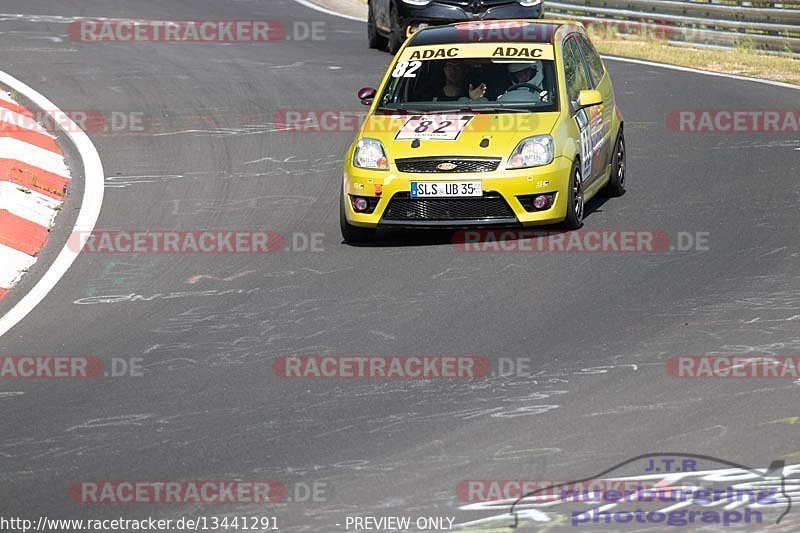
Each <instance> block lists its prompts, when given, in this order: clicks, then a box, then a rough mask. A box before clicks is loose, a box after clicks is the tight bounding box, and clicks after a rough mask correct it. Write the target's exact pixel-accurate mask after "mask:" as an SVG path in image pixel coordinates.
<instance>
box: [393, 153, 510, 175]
mask: <svg viewBox="0 0 800 533" xmlns="http://www.w3.org/2000/svg"><path fill="white" fill-rule="evenodd" d="M395 164H396V165H397V170H399V171H400V172H409V173H413V174H434V173H436V174H463V173H465V172H494V171H495V170H497V167H499V166H500V159H477V158H476V159H472V158H464V157H459V158H453V159H430V158H409V159H397V160H395ZM442 164H445V165H446V166H449V165H453V168H450V169H447V168H445V169H444V170H442V169H440V168H438V167H439V165H442Z"/></svg>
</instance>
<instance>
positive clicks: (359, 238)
mask: <svg viewBox="0 0 800 533" xmlns="http://www.w3.org/2000/svg"><path fill="white" fill-rule="evenodd" d="M344 197H345V195H344V192H342V194H341V199H340V202H339V229H340V230H341V232H342V238H343V239H344V240H345V241H346V242H352V243H358V242H370V241H373V240H375V235H376V234H377V233H378V230H377V229H375V228H361V227H358V226H353V225H352V224H350V223H349V222H347V217H346V216H345V209H346V206H345V204H344Z"/></svg>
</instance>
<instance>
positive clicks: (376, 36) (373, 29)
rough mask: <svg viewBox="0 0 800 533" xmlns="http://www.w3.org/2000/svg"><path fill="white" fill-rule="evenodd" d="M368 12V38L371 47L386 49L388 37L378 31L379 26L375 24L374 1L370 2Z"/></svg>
mask: <svg viewBox="0 0 800 533" xmlns="http://www.w3.org/2000/svg"><path fill="white" fill-rule="evenodd" d="M367 12H368V14H367V39H368V40H369V47H370V48H374V49H376V50H386V46H387V45H388V44H389V42H388V40H387V39H386V37H384V36H383V35H381V34H380V33H378V26H377V24H375V8H374V7H372V2H370V3H369V8H368V11H367Z"/></svg>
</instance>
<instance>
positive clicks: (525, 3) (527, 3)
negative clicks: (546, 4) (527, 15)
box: [517, 0, 542, 7]
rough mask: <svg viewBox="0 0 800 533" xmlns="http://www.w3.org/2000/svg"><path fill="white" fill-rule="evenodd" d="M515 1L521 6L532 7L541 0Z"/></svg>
mask: <svg viewBox="0 0 800 533" xmlns="http://www.w3.org/2000/svg"><path fill="white" fill-rule="evenodd" d="M517 2H518V3H519V5H521V6H523V7H533V6H538V5H539V4H541V3H542V0H517Z"/></svg>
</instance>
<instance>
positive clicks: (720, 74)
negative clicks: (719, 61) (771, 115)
mask: <svg viewBox="0 0 800 533" xmlns="http://www.w3.org/2000/svg"><path fill="white" fill-rule="evenodd" d="M294 1H295V2H297V3H298V4H300V5H303V6H306V7H308V8H310V9H314V10H316V11H320V12H322V13H327V14H328V15H333V16H336V17H341V18H344V19H347V20H357V21H359V22H366V21H367V19H365V18H360V17H352V16H350V15H344V14H342V13H337V12H336V11H333V10H330V9H326V8H324V7H322V6H319V5H317V4H315V3H314V2H312V1H311V0H294ZM603 58H604V59H610V60H612V61H620V62H623V63H635V64H637V65H647V66H649V67H658V68H666V69H669V70H679V71H681V72H691V73H693V74H702V75H704V76H717V77H720V78H729V79H732V80H741V81H752V82H753V83H762V84H766V85H773V86H775V87H783V88H785V89H794V90H800V85H792V84H791V83H783V82H780V81H772V80H763V79H761V78H749V77H747V76H739V75H737V74H726V73H723V72H710V71H708V70H698V69H696V68H690V67H679V66H676V65H667V64H664V63H654V62H652V61H646V60H644V59H630V58H627V57H617V56H607V55H604V56H603Z"/></svg>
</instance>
